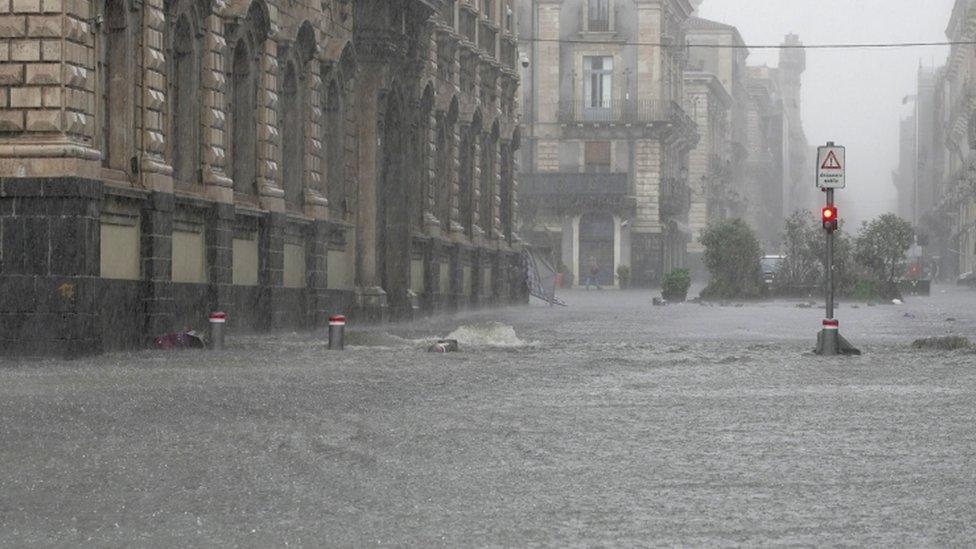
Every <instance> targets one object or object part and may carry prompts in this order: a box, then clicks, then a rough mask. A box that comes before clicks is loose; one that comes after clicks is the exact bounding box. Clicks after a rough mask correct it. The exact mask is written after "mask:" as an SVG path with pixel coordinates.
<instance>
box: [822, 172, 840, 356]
mask: <svg viewBox="0 0 976 549" xmlns="http://www.w3.org/2000/svg"><path fill="white" fill-rule="evenodd" d="M826 192H827V208H831V207H832V206H833V205H834V189H826ZM825 232H826V233H827V258H826V261H825V262H824V263H825V267H826V272H825V273H824V277H825V278H826V281H827V318H826V319H825V320H824V323H823V331H822V332H821V342H820V345H819V347H820V349H819V351H820V353H819V354H821V355H827V356H832V355H836V354H837V352H838V351H839V345H838V344H837V337H838V335H839V331H840V330H839V329H838V328H839V326H838V324H837V322H836V320H835V319H834V231H832V230H830V229H826V230H825Z"/></svg>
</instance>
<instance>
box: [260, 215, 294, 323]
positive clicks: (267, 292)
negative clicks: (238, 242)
mask: <svg viewBox="0 0 976 549" xmlns="http://www.w3.org/2000/svg"><path fill="white" fill-rule="evenodd" d="M286 222H287V218H286V216H285V214H284V213H283V212H268V214H267V215H266V216H265V217H264V218H262V219H261V226H260V229H259V231H258V233H259V234H258V261H259V263H258V283H259V285H260V286H261V300H260V302H261V306H260V307H261V310H262V316H263V318H264V321H265V325H263V326H260V327H261V328H264V329H269V328H270V329H275V328H280V327H281V326H284V325H285V324H286V322H285V315H286V314H287V311H284V310H282V308H281V303H282V300H281V297H280V294H281V292H282V290H283V289H284V285H285V224H286Z"/></svg>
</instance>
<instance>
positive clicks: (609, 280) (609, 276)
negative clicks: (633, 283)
mask: <svg viewBox="0 0 976 549" xmlns="http://www.w3.org/2000/svg"><path fill="white" fill-rule="evenodd" d="M591 257H592V258H594V259H596V263H597V265H599V267H600V273H599V275H598V276H597V280H598V281H599V283H600V285H601V286H613V283H614V272H613V271H614V265H613V216H611V215H610V214H586V215H584V216H583V217H582V218H580V225H579V275H580V281H579V284H583V283H584V281H585V280H586V277H588V276H589V275H590V258H591Z"/></svg>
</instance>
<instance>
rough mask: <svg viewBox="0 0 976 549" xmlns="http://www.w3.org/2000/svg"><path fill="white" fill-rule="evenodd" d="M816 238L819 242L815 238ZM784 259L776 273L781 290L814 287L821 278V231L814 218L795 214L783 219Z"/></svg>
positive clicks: (808, 214)
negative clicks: (784, 221)
mask: <svg viewBox="0 0 976 549" xmlns="http://www.w3.org/2000/svg"><path fill="white" fill-rule="evenodd" d="M818 237H819V238H818ZM783 253H784V254H785V258H784V259H783V264H782V266H781V267H780V269H779V273H777V277H776V280H777V284H778V285H780V286H781V287H784V288H803V287H810V286H816V285H817V284H819V283H820V279H821V278H822V277H823V266H822V264H823V259H822V258H823V255H824V245H823V229H822V228H820V227H819V226H817V223H816V218H815V217H814V216H813V215H812V214H811V213H810V212H806V211H804V210H797V211H795V212H793V215H791V216H790V217H788V218H787V219H786V227H785V230H784V231H783Z"/></svg>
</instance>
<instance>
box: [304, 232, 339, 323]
mask: <svg viewBox="0 0 976 549" xmlns="http://www.w3.org/2000/svg"><path fill="white" fill-rule="evenodd" d="M331 237H332V228H331V225H330V224H329V222H327V221H324V220H316V221H313V222H312V225H311V227H309V230H308V234H307V236H306V238H305V248H306V251H305V254H306V255H305V265H306V267H305V270H306V276H307V287H308V316H309V319H308V320H309V323H310V324H311V325H312V326H315V327H321V326H326V325H327V324H328V320H329V314H330V313H331V312H333V311H330V310H329V306H330V300H329V240H330V239H331Z"/></svg>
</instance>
